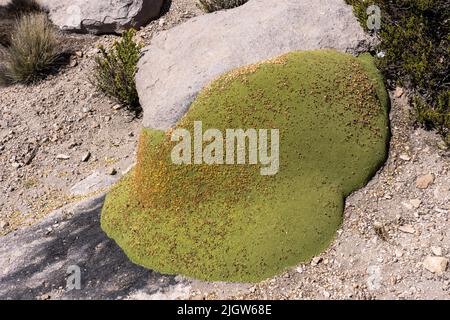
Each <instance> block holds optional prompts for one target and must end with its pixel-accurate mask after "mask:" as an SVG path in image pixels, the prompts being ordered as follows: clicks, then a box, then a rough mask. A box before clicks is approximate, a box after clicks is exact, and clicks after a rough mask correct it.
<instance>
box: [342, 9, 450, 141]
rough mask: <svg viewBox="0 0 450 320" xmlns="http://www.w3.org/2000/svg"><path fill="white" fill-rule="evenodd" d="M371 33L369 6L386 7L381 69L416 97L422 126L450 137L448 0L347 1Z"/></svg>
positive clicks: (449, 14) (382, 27) (380, 48)
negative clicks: (368, 18)
mask: <svg viewBox="0 0 450 320" xmlns="http://www.w3.org/2000/svg"><path fill="white" fill-rule="evenodd" d="M346 1H347V3H349V4H351V5H353V7H354V11H355V14H356V16H357V17H358V18H359V19H360V21H361V24H362V25H363V27H364V28H367V24H366V21H367V13H366V9H367V7H368V6H370V5H373V4H376V5H378V6H379V7H380V8H381V14H382V17H381V18H382V26H381V31H380V33H379V36H380V38H381V43H380V46H379V48H378V50H380V51H383V52H385V56H384V58H381V59H378V61H377V64H378V67H379V68H380V69H381V70H382V71H383V73H384V75H385V77H386V78H387V79H388V80H389V81H390V82H393V83H397V84H401V85H404V86H406V87H408V88H409V89H411V90H412V91H413V92H414V95H415V98H414V101H415V105H416V108H417V116H418V118H417V119H418V121H419V122H420V123H421V124H423V125H424V126H425V127H426V128H430V129H437V130H438V131H439V132H440V133H442V134H443V135H444V138H445V137H446V136H447V140H448V138H449V137H448V135H449V131H450V129H449V122H450V119H449V117H450V107H449V90H450V82H449V79H448V78H449V74H450V68H449V59H448V56H449V54H450V47H449V45H450V33H449V29H450V24H449V19H450V2H449V1H448V0H398V1H389V0H373V1H362V0H346Z"/></svg>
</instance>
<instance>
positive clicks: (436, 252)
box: [431, 246, 442, 257]
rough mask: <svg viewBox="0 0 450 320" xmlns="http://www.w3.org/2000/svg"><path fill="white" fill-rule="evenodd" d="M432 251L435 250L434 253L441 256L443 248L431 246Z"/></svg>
mask: <svg viewBox="0 0 450 320" xmlns="http://www.w3.org/2000/svg"><path fill="white" fill-rule="evenodd" d="M431 252H433V254H434V255H435V256H438V257H441V256H442V248H441V247H434V246H433V247H431Z"/></svg>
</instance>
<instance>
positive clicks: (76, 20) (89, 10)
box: [38, 0, 164, 34]
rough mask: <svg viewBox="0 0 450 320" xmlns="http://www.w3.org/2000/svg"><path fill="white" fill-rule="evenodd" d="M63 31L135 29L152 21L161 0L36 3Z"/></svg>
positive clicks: (96, 32)
mask: <svg viewBox="0 0 450 320" xmlns="http://www.w3.org/2000/svg"><path fill="white" fill-rule="evenodd" d="M38 1H39V2H40V3H41V4H42V5H43V6H44V7H45V8H47V10H48V11H49V13H50V19H51V20H52V22H53V23H54V24H55V25H57V26H58V27H60V28H61V29H63V30H67V31H75V32H89V33H95V34H102V33H114V32H121V31H123V30H126V29H129V28H131V27H133V28H139V27H141V26H143V25H145V24H146V23H148V22H149V21H150V20H151V19H153V18H156V17H157V16H158V15H159V13H160V10H161V7H162V4H163V1H164V0H72V1H67V0H38Z"/></svg>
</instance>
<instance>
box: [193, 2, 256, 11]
mask: <svg viewBox="0 0 450 320" xmlns="http://www.w3.org/2000/svg"><path fill="white" fill-rule="evenodd" d="M247 1H248V0H197V5H198V6H199V7H200V8H201V9H203V10H204V11H206V12H214V11H218V10H223V9H231V8H236V7H239V6H241V5H243V4H244V3H246V2H247Z"/></svg>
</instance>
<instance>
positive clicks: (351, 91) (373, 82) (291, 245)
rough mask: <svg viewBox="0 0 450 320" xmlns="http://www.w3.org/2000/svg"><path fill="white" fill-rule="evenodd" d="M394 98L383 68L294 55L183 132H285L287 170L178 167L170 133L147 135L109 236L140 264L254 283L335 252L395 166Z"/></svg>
mask: <svg viewBox="0 0 450 320" xmlns="http://www.w3.org/2000/svg"><path fill="white" fill-rule="evenodd" d="M388 101H389V99H388V96H387V94H386V91H385V89H384V85H383V79H382V78H381V76H380V74H379V73H378V71H377V69H376V67H375V66H374V63H373V60H372V57H371V56H370V55H364V56H362V57H360V58H354V57H352V56H351V55H347V54H343V53H338V52H336V51H331V50H324V51H310V52H293V53H289V54H286V55H284V56H281V57H278V58H276V59H273V60H270V61H265V62H261V63H259V64H256V65H252V66H247V67H244V68H240V69H237V70H234V71H232V72H229V73H227V74H225V75H223V76H221V77H220V78H218V79H217V80H215V81H214V82H212V83H211V84H210V85H209V86H208V87H206V88H204V89H203V90H202V92H201V93H200V94H199V95H198V97H197V99H196V100H195V102H194V103H193V104H192V106H191V108H190V110H189V112H188V113H187V114H186V115H185V117H184V118H183V119H182V120H180V121H179V123H178V124H177V126H176V128H185V129H187V130H189V131H190V132H193V125H194V121H202V123H203V128H204V130H206V129H207V128H215V129H219V130H221V131H222V132H224V131H225V130H226V129H229V128H232V129H234V128H243V129H248V128H257V129H279V130H280V167H279V172H278V173H277V174H276V175H273V176H262V175H261V174H260V169H261V166H260V165H207V164H201V165H175V164H173V163H172V161H171V151H172V149H173V148H174V146H175V145H176V142H172V141H171V134H170V133H171V132H172V130H169V131H168V132H163V131H157V130H150V129H144V130H143V131H142V135H141V138H140V144H139V150H138V162H137V166H136V168H135V169H134V170H133V171H132V172H131V173H129V174H128V175H127V176H126V177H125V178H124V179H123V180H122V181H121V182H120V183H119V184H118V185H117V186H115V187H114V189H113V190H112V191H111V192H110V194H109V195H108V196H107V199H106V202H105V205H104V208H103V212H102V217H101V225H102V228H103V230H105V232H106V233H107V234H108V235H109V236H110V237H111V238H113V239H114V240H115V241H116V242H117V243H118V244H119V245H120V246H121V247H122V248H123V250H124V251H125V253H126V254H127V255H128V257H129V258H130V259H131V260H132V261H134V262H135V263H137V264H140V265H143V266H145V267H148V268H151V269H153V270H156V271H159V272H162V273H167V274H183V275H186V276H190V277H195V278H199V279H204V280H208V281H244V282H255V281H260V280H263V279H265V278H268V277H271V276H274V275H276V274H278V273H280V272H282V271H283V270H285V269H286V268H288V267H292V266H295V265H296V264H298V263H300V262H306V261H308V260H309V259H311V258H312V257H313V256H315V255H317V254H320V253H321V252H322V251H324V250H325V249H326V248H327V247H328V246H329V245H330V243H331V242H332V241H333V239H334V236H335V233H336V230H337V229H338V228H339V226H340V225H341V223H342V215H343V209H344V200H345V197H347V196H348V195H349V194H350V193H352V192H353V191H355V190H357V189H358V188H361V187H363V186H364V185H365V184H366V183H367V182H368V180H369V179H370V178H371V177H372V176H373V175H374V174H375V172H376V171H377V170H378V169H379V168H380V166H381V165H382V164H383V162H384V161H385V158H386V155H387V145H388V143H387V142H388V140H389V128H388V104H389V102H388Z"/></svg>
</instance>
